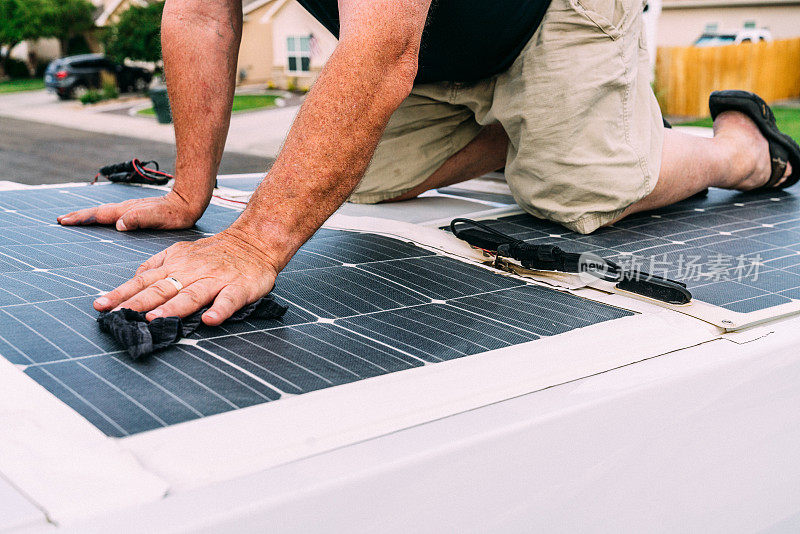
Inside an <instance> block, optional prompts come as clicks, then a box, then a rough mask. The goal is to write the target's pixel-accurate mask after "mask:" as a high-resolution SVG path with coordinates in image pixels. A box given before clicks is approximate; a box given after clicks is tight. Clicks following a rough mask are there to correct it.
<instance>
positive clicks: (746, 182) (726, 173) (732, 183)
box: [620, 112, 792, 219]
mask: <svg viewBox="0 0 800 534" xmlns="http://www.w3.org/2000/svg"><path fill="white" fill-rule="evenodd" d="M665 134H666V136H665V138H664V148H663V152H662V162H661V173H660V175H659V177H658V183H657V184H656V187H655V189H654V190H653V192H652V193H650V194H649V195H648V196H646V197H645V198H643V199H642V200H640V201H639V202H637V203H635V204H633V205H632V206H630V207H629V208H628V209H627V210H625V212H624V213H623V214H622V216H621V217H620V219H622V218H623V217H626V216H628V215H631V214H632V213H637V212H640V211H646V210H651V209H655V208H660V207H663V206H668V205H670V204H674V203H675V202H678V201H680V200H683V199H685V198H688V197H690V196H692V195H694V194H695V193H698V192H700V191H702V190H703V189H706V188H708V187H721V188H725V189H738V190H740V191H748V190H750V189H755V188H757V187H760V186H762V185H764V184H765V183H767V181H768V180H769V177H770V174H771V173H772V171H771V168H770V158H769V146H768V144H767V141H766V139H764V137H763V136H762V135H761V132H760V131H759V129H758V127H757V126H756V125H755V123H753V122H752V121H751V120H750V119H749V118H747V116H745V115H743V114H741V113H737V112H726V113H722V114H720V115H719V116H718V117H717V120H716V121H714V137H713V138H711V139H707V138H702V137H697V136H694V135H689V134H684V133H681V132H676V131H674V130H666V132H665ZM791 172H792V170H791V168H789V169H787V170H786V175H785V176H789V175H790V174H791Z"/></svg>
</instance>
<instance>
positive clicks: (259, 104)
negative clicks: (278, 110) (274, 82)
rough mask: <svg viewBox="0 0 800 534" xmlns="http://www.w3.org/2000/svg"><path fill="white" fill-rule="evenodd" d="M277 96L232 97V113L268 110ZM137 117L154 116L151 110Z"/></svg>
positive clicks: (144, 111) (142, 110) (153, 111)
mask: <svg viewBox="0 0 800 534" xmlns="http://www.w3.org/2000/svg"><path fill="white" fill-rule="evenodd" d="M278 98H279V97H278V96H277V95H236V96H234V97H233V112H234V113H236V112H237V111H246V110H248V109H260V108H270V107H272V106H274V105H275V101H276V100H277V99H278ZM137 113H138V114H139V115H155V114H156V112H155V110H153V108H147V109H141V110H139V111H138V112H137Z"/></svg>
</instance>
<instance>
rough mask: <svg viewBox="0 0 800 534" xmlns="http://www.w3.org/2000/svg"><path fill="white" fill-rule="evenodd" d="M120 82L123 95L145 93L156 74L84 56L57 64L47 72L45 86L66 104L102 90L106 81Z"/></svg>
mask: <svg viewBox="0 0 800 534" xmlns="http://www.w3.org/2000/svg"><path fill="white" fill-rule="evenodd" d="M106 77H108V79H114V80H116V84H117V88H118V89H119V91H120V92H128V91H139V92H141V91H144V90H145V89H147V86H148V85H149V84H150V80H152V78H153V73H152V72H150V71H149V70H147V69H143V68H140V67H130V66H128V65H121V64H119V63H116V62H114V61H112V60H110V59H109V58H107V57H106V56H104V55H102V54H83V55H80V56H69V57H63V58H60V59H56V60H53V61H52V62H51V63H50V64H49V65H48V66H47V70H46V71H45V72H44V84H45V87H47V89H48V90H50V91H52V92H54V93H56V94H57V95H58V97H59V98H60V99H62V100H67V99H68V98H73V97H75V98H80V96H81V95H82V94H83V93H85V92H86V91H88V90H89V89H100V88H101V87H102V86H103V80H104V79H105V78H106Z"/></svg>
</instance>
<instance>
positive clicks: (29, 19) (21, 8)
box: [0, 0, 47, 73]
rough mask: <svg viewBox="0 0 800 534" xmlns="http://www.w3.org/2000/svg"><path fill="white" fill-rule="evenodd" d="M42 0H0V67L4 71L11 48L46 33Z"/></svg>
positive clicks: (45, 5)
mask: <svg viewBox="0 0 800 534" xmlns="http://www.w3.org/2000/svg"><path fill="white" fill-rule="evenodd" d="M46 12H47V4H46V3H45V2H44V0H0V48H5V52H4V53H2V51H0V56H1V57H0V69H2V72H3V73H4V72H5V71H6V66H7V64H8V59H9V57H10V56H11V49H12V48H14V47H15V46H17V45H18V44H19V43H21V42H22V41H27V40H28V39H38V38H39V37H43V36H44V35H46V33H47V32H46V28H45V26H44V19H45V15H46Z"/></svg>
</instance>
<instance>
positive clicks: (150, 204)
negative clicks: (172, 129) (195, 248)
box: [57, 192, 207, 232]
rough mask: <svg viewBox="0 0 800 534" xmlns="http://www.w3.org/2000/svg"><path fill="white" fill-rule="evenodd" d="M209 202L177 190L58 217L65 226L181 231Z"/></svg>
mask: <svg viewBox="0 0 800 534" xmlns="http://www.w3.org/2000/svg"><path fill="white" fill-rule="evenodd" d="M206 206H207V203H203V204H196V203H195V204H194V205H193V204H192V203H190V202H189V201H187V200H186V199H184V198H183V197H182V196H180V195H178V194H177V193H175V192H169V193H167V194H166V195H164V196H163V197H156V198H140V199H135V200H126V201H125V202H120V203H119V204H103V205H102V206H96V207H93V208H86V209H83V210H79V211H73V212H72V213H68V214H66V215H62V216H60V217H58V219H57V220H58V222H59V223H60V224H62V225H64V226H73V225H75V226H78V225H88V224H113V225H115V226H116V228H117V230H119V231H121V232H122V231H125V230H136V229H137V228H156V229H159V230H180V229H183V228H191V227H192V226H193V225H194V223H196V222H197V220H198V219H199V218H200V217H201V216H202V215H203V211H205V208H206Z"/></svg>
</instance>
